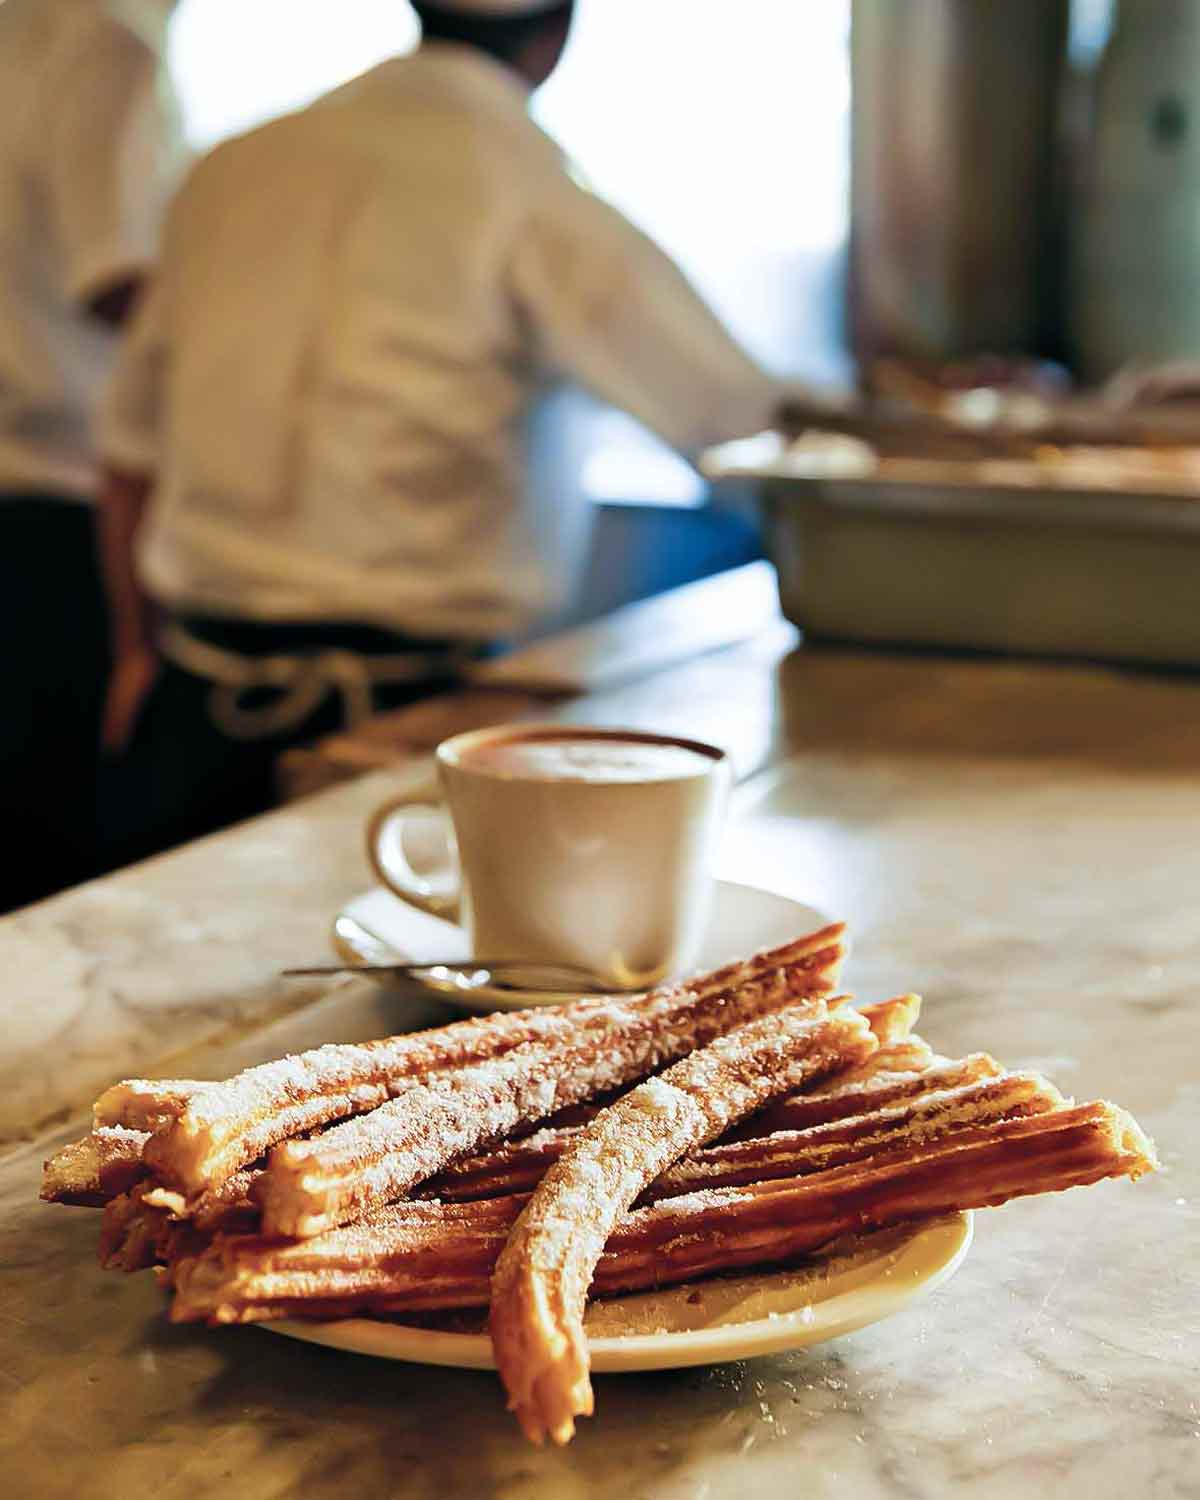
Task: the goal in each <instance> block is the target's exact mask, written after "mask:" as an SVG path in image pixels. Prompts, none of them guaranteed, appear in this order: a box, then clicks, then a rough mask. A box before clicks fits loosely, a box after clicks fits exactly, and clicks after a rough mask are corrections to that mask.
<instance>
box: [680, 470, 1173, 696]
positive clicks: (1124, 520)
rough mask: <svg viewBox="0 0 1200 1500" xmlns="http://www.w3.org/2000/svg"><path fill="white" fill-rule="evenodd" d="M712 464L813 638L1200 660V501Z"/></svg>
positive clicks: (1169, 661)
mask: <svg viewBox="0 0 1200 1500" xmlns="http://www.w3.org/2000/svg"><path fill="white" fill-rule="evenodd" d="M706 467H707V468H708V470H709V472H710V474H712V475H713V476H714V477H732V476H735V475H736V476H737V477H739V478H741V479H742V480H749V481H751V482H752V483H753V485H754V488H755V490H756V492H757V494H758V496H759V500H760V504H761V509H762V513H763V517H764V525H765V533H766V543H767V551H768V554H769V555H770V557H771V559H772V561H773V562H774V563H775V566H776V568H777V570H778V573H779V587H780V599H781V602H782V605H783V610H784V613H785V614H786V615H787V617H788V618H789V619H790V620H792V621H793V622H794V623H795V624H797V625H798V626H800V628H801V629H802V630H804V631H805V632H806V633H807V634H809V635H810V636H817V637H825V638H831V639H840V640H852V641H866V642H879V643H892V644H898V645H918V646H942V647H967V648H975V649H984V650H993V651H1005V652H1020V653H1034V654H1039V655H1044V654H1050V655H1060V656H1061V655H1067V656H1080V657H1092V658H1102V659H1111V660H1115V661H1126V662H1142V663H1153V664H1162V665H1176V666H1178V665H1186V666H1200V495H1196V496H1191V495H1180V494H1179V493H1172V494H1153V493H1137V494H1130V493H1120V492H1115V491H1113V490H1103V491H1100V490H1083V489H1067V488H1057V487H1056V488H1054V489H1035V488H1030V487H1027V486H1022V487H1008V486H1001V485H990V484H969V483H961V482H950V481H947V482H941V483H939V482H936V481H935V480H933V479H929V480H927V481H926V482H921V483H912V482H898V481H896V480H892V479H886V478H881V477H876V478H871V477H836V476H830V475H829V474H825V475H820V474H818V475H805V474H802V473H796V472H789V473H786V474H782V473H779V472H775V473H772V472H771V470H770V466H767V467H766V468H765V469H763V470H758V471H756V470H755V468H754V467H753V466H750V467H749V468H747V467H746V466H737V465H734V466H728V465H727V466H724V467H722V466H721V464H720V463H719V462H714V463H712V464H709V465H706ZM793 467H794V466H793Z"/></svg>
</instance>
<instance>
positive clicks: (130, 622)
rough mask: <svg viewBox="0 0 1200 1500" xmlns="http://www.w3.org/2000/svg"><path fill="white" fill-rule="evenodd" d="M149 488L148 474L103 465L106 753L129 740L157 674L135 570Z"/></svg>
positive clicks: (151, 626)
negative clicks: (108, 648)
mask: <svg viewBox="0 0 1200 1500" xmlns="http://www.w3.org/2000/svg"><path fill="white" fill-rule="evenodd" d="M153 487H154V480H153V477H152V476H151V475H150V474H138V473H131V472H128V471H123V470H121V469H115V468H107V467H106V469H105V471H104V475H103V480H102V483H101V487H100V495H99V499H98V506H99V510H98V547H99V552H100V571H101V575H102V577H103V580H104V591H105V596H106V598H107V601H108V613H109V640H110V646H111V650H112V670H111V673H110V676H109V684H108V693H107V696H106V698H105V703H104V720H103V726H102V729H101V736H100V738H101V744H102V745H103V747H104V749H106V750H108V751H110V752H116V751H119V750H121V749H123V748H124V746H125V745H126V744H127V743H128V740H129V737H130V735H131V733H132V731H133V726H134V724H135V723H136V722H137V717H138V714H139V712H140V711H141V707H142V704H143V703H144V702H145V701H146V697H147V695H148V694H149V692H150V689H151V688H152V687H153V686H154V681H155V678H156V677H157V676H158V669H159V658H158V651H157V648H156V646H155V639H154V632H155V609H154V605H153V602H152V600H151V599H150V597H149V595H148V594H147V593H146V592H145V590H144V589H143V588H142V586H141V584H140V582H139V581H138V575H137V539H138V532H139V531H140V529H141V525H142V521H143V519H144V517H145V514H146V508H147V505H148V503H149V500H150V495H151V492H152V490H153Z"/></svg>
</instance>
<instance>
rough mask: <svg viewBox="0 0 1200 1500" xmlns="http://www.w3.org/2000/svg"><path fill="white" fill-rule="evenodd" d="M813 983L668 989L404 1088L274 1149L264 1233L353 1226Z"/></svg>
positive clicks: (773, 980) (775, 1007) (787, 975)
mask: <svg viewBox="0 0 1200 1500" xmlns="http://www.w3.org/2000/svg"><path fill="white" fill-rule="evenodd" d="M811 982H812V981H811V974H810V971H809V969H808V968H807V967H806V966H804V965H800V966H793V965H791V964H789V965H787V966H785V967H784V968H782V969H779V970H777V971H774V972H772V973H770V974H768V975H767V976H766V977H765V978H763V979H760V980H754V981H750V982H746V983H742V984H739V985H737V986H735V987H734V988H732V989H728V990H720V991H717V992H716V993H713V994H703V995H699V996H697V995H694V994H691V993H689V992H687V991H670V992H666V993H664V994H663V995H662V996H660V997H659V999H658V1001H657V1002H655V1003H654V1004H642V1005H640V1006H639V1007H637V1008H636V1009H632V1010H631V1009H630V1008H629V1007H628V1006H627V1005H625V1004H624V1003H622V1002H617V1003H614V1004H612V1005H611V1006H603V1005H595V1006H593V1007H591V1008H590V1009H589V1011H588V1013H587V1014H586V1016H584V1017H582V1018H581V1019H579V1020H578V1021H577V1022H576V1024H575V1027H574V1028H573V1031H572V1035H571V1039H570V1042H569V1044H566V1045H564V1044H563V1043H562V1042H561V1041H559V1042H554V1043H549V1044H547V1043H544V1042H529V1043H526V1044H525V1045H524V1046H521V1047H516V1048H513V1049H512V1050H511V1051H510V1052H508V1053H506V1054H504V1055H503V1056H501V1057H498V1058H493V1059H492V1060H490V1061H489V1062H487V1063H482V1064H478V1065H476V1066H474V1067H467V1068H461V1069H458V1070H457V1071H454V1072H448V1073H445V1074H443V1075H441V1076H440V1077H434V1078H431V1079H430V1080H429V1081H428V1082H426V1083H411V1084H409V1085H408V1086H407V1087H406V1088H404V1089H403V1090H401V1091H399V1092H398V1093H397V1095H396V1097H395V1098H394V1099H392V1100H390V1101H389V1102H388V1103H387V1104H384V1105H382V1106H380V1107H379V1108H378V1109H376V1110H374V1111H372V1112H371V1113H370V1114H369V1115H367V1116H364V1117H363V1118H360V1119H357V1120H349V1121H346V1122H345V1123H344V1124H341V1125H335V1126H333V1127H332V1128H331V1129H329V1130H327V1131H326V1132H325V1133H324V1134H323V1135H321V1136H319V1137H317V1138H315V1139H312V1140H305V1141H287V1142H285V1143H283V1144H282V1145H279V1146H276V1147H275V1148H274V1149H273V1150H272V1152H271V1154H270V1156H269V1158H268V1162H267V1170H266V1172H265V1173H264V1175H263V1176H262V1178H261V1179H260V1180H259V1182H258V1183H257V1184H256V1193H257V1195H258V1197H259V1201H260V1203H261V1204H262V1210H263V1230H264V1233H267V1234H280V1235H300V1236H307V1235H313V1234H320V1233H322V1232H323V1231H325V1230H326V1229H332V1228H333V1227H334V1226H335V1225H337V1224H344V1223H347V1222H348V1221H350V1220H351V1219H355V1218H360V1217H361V1216H362V1215H363V1214H366V1213H370V1212H372V1211H373V1210H374V1209H376V1208H379V1207H382V1206H383V1205H384V1204H385V1203H389V1202H391V1201H392V1200H393V1199H395V1198H398V1197H401V1196H402V1195H403V1194H405V1193H407V1192H408V1191H409V1190H410V1189H411V1188H413V1187H415V1186H416V1185H417V1184H418V1183H419V1182H423V1181H424V1180H425V1179H426V1178H427V1177H432V1176H433V1174H434V1173H435V1172H438V1171H440V1170H441V1169H442V1168H443V1167H445V1166H447V1165H448V1164H449V1163H450V1162H451V1161H453V1160H455V1159H456V1158H457V1157H460V1156H465V1155H467V1154H468V1153H469V1152H471V1151H476V1150H478V1149H479V1147H480V1146H481V1145H482V1144H484V1143H486V1142H488V1141H493V1140H500V1139H502V1138H503V1137H504V1136H505V1135H507V1134H509V1133H511V1131H512V1130H513V1129H515V1128H516V1127H517V1126H518V1125H520V1124H523V1123H528V1122H532V1121H536V1120H539V1119H542V1118H544V1117H545V1116H546V1115H548V1114H551V1113H552V1112H553V1111H554V1110H557V1109H561V1108H562V1107H563V1106H564V1105H569V1104H574V1103H578V1102H581V1101H583V1100H586V1099H590V1098H592V1097H594V1096H595V1095H596V1094H597V1093H599V1092H602V1091H604V1090H607V1089H612V1088H618V1087H620V1086H621V1085H623V1084H627V1083H631V1082H633V1081H634V1080H636V1079H638V1078H641V1077H644V1076H645V1075H646V1074H647V1073H649V1072H652V1071H653V1070H654V1069H656V1068H659V1067H662V1066H663V1065H664V1064H665V1063H670V1062H674V1061H675V1060H676V1059H677V1058H679V1057H682V1056H685V1055H686V1054H687V1053H689V1052H691V1051H693V1050H694V1049H696V1048H697V1047H703V1046H705V1045H706V1044H707V1043H708V1042H710V1041H713V1040H714V1039H715V1038H716V1037H718V1036H721V1035H723V1034H724V1033H725V1032H727V1031H731V1030H733V1029H734V1028H735V1027H736V1026H739V1025H741V1024H743V1023H744V1022H746V1021H749V1020H753V1019H755V1018H757V1017H759V1016H762V1015H770V1014H772V1013H774V1012H777V1011H779V1010H782V1009H783V1008H784V1007H785V1006H788V1005H792V1004H794V1003H796V1001H797V999H798V998H799V997H800V996H803V995H804V994H805V990H806V987H807V986H808V985H809V984H811ZM804 1003H805V1004H806V1005H807V1006H808V1007H809V1009H810V1010H811V1011H812V1013H814V1014H816V1013H820V1012H823V1011H824V1009H825V1002H824V1001H823V1000H821V999H816V998H814V999H808V1000H805V1001H804ZM863 1029H864V1030H865V1029H866V1028H865V1025H864V1028H863Z"/></svg>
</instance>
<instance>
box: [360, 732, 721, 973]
mask: <svg viewBox="0 0 1200 1500" xmlns="http://www.w3.org/2000/svg"><path fill="white" fill-rule="evenodd" d="M437 768H438V779H439V783H440V787H441V793H442V796H443V798H444V808H445V812H446V813H447V814H448V816H449V818H450V821H451V823H452V825H453V844H454V846H455V848H456V851H457V867H456V871H455V872H454V873H453V875H452V876H451V879H450V881H449V882H448V885H447V883H443V884H442V885H441V887H440V889H439V888H438V886H437V885H436V884H435V883H432V882H430V881H429V880H426V879H422V878H421V877H420V876H419V875H418V874H417V872H416V871H415V870H414V868H413V860H412V859H411V857H410V852H409V847H408V846H409V843H410V841H411V835H412V832H413V829H414V824H415V822H416V821H417V820H421V819H423V820H424V823H425V827H426V829H427V828H428V822H429V819H430V817H431V816H433V814H431V811H430V804H429V802H428V799H427V798H424V799H415V798H398V799H395V800H393V801H391V802H389V803H387V804H385V805H384V806H383V807H381V808H380V809H379V810H378V811H377V812H376V813H375V815H374V816H373V818H372V819H371V821H370V823H369V825H368V830H367V852H368V856H369V858H370V860H371V863H372V865H373V866H374V868H375V871H376V873H377V875H378V876H379V878H380V879H381V880H382V881H383V882H384V884H385V885H386V886H388V888H389V889H390V890H392V891H393V892H394V893H395V894H396V895H397V896H400V897H402V898H403V899H404V900H406V901H408V902H410V903H411V904H412V905H414V906H417V907H420V908H421V909H422V910H424V911H431V912H433V913H434V914H436V915H438V916H444V917H449V918H450V919H451V920H454V921H457V922H459V923H461V925H462V926H463V927H464V928H465V929H466V932H467V936H468V940H469V943H470V946H471V952H472V953H473V954H476V955H478V956H480V957H486V958H491V959H517V960H523V961H526V962H546V963H565V964H572V965H576V966H579V967H581V968H584V969H587V970H589V971H590V972H591V973H593V974H597V975H600V976H602V977H603V978H604V979H605V980H607V981H608V982H609V983H610V984H611V985H612V987H613V988H614V989H643V988H645V987H647V986H648V985H652V984H655V983H657V982H659V981H660V980H662V979H663V978H666V977H669V976H671V975H673V974H678V973H682V972H685V971H686V970H687V969H688V968H689V966H690V965H691V964H692V963H693V961H694V959H695V956H696V952H697V949H698V946H699V943H700V940H701V938H702V936H703V932H704V925H705V922H706V920H707V917H708V911H709V905H710V902H711V898H712V890H713V876H712V863H713V857H714V853H715V844H716V839H717V836H718V833H719V831H720V828H721V824H722V821H723V818H724V813H725V806H726V802H727V800H728V793H729V786H730V781H731V772H730V766H729V760H728V757H727V756H726V755H725V753H724V751H722V750H719V749H717V748H716V747H715V746H712V745H706V744H702V743H701V742H699V741H696V740H687V739H678V738H674V737H672V736H669V735H657V734H645V733H641V732H640V731H635V730H623V729H592V728H574V727H569V726H562V725H547V726H536V727H534V726H506V727H503V728H496V729H482V730H475V731H472V732H470V733H468V734H460V735H456V736H455V737H454V738H453V739H449V740H446V741H445V742H444V743H443V744H441V745H440V746H439V747H438V750H437Z"/></svg>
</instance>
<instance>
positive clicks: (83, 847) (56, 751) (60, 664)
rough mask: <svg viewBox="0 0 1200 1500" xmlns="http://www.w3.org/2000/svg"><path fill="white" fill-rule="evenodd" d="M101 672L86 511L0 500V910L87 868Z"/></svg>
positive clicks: (99, 598) (101, 632)
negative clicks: (1, 852) (0, 842)
mask: <svg viewBox="0 0 1200 1500" xmlns="http://www.w3.org/2000/svg"><path fill="white" fill-rule="evenodd" d="M106 670H107V627H106V624H105V610H104V599H103V590H102V587H101V583H100V576H99V568H98V564H97V561H96V546H95V529H94V524H93V517H92V511H91V508H90V507H89V506H87V505H85V504H84V503H82V502H81V501H79V500H76V499H67V498H61V497H57V496H53V495H42V494H13V493H5V492H0V828H2V829H3V836H4V857H3V859H0V911H11V910H12V909H13V908H14V907H18V906H25V905H27V904H28V903H29V902H31V901H37V900H40V899H41V897H43V896H49V895H51V894H52V893H53V892H54V891H57V890H60V889H61V888H62V887H64V886H68V885H74V884H76V883H77V882H78V881H80V880H85V879H87V878H88V877H89V876H90V875H92V874H93V873H95V871H96V868H97V866H96V847H95V825H94V806H95V778H96V767H97V746H98V743H99V729H100V712H101V705H102V702H103V691H104V679H105V673H106Z"/></svg>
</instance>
